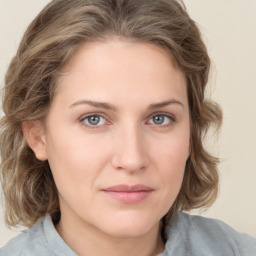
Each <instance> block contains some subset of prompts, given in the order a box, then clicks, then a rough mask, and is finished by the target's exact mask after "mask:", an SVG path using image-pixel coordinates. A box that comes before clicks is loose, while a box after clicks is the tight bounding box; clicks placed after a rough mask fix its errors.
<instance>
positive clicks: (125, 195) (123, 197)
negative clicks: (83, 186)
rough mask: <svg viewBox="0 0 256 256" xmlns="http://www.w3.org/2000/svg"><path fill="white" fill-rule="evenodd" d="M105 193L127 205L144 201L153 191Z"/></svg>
mask: <svg viewBox="0 0 256 256" xmlns="http://www.w3.org/2000/svg"><path fill="white" fill-rule="evenodd" d="M103 192H104V193H105V194H106V195H107V196H109V197H111V198H113V199H116V200H118V201H120V202H122V203H125V204H134V203H138V202H141V201H143V200H144V199H146V198H147V197H148V196H149V195H150V194H151V193H152V192H153V191H133V192H132V191H131V192H126V191H106V190H103Z"/></svg>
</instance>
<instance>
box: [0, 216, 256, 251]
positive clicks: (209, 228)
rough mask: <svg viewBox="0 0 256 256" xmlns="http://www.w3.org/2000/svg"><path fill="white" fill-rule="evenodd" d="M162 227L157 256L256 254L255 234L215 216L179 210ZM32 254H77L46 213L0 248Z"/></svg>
mask: <svg viewBox="0 0 256 256" xmlns="http://www.w3.org/2000/svg"><path fill="white" fill-rule="evenodd" d="M165 231H166V235H167V242H166V245H165V250H164V252H163V253H161V254H159V255H158V256H213V255H214V256H233V255H235V256H238V255H239V256H256V239H255V238H253V237H250V236H248V235H246V234H240V233H238V232H236V231H235V230H233V229H232V228H231V227H229V226H228V225H226V224H225V223H223V222H221V221H219V220H215V219H209V218H204V217H200V216H192V215H188V214H186V213H182V212H179V213H177V214H175V215H174V216H173V217H172V220H171V222H170V224H169V225H168V226H167V227H166V230H165ZM32 255H33V256H35V255H36V256H45V255H47V256H53V255H54V256H77V254H76V253H75V252H73V251H72V250H71V248H69V246H68V245H67V244H66V243H65V242H64V241H63V240H62V238H61V237H60V236H59V234H58V232H57V231H56V229H55V228H54V225H53V223H52V220H51V218H50V216H49V215H47V216H46V217H45V218H42V219H40V220H39V221H38V222H37V223H36V224H35V225H34V226H33V227H32V228H30V229H28V230H26V231H24V232H23V233H21V234H20V235H19V236H17V237H16V238H14V239H12V240H11V241H10V242H9V243H7V245H6V246H5V247H3V248H2V249H0V256H32ZM131 255H132V252H131Z"/></svg>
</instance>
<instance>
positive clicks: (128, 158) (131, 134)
mask: <svg viewBox="0 0 256 256" xmlns="http://www.w3.org/2000/svg"><path fill="white" fill-rule="evenodd" d="M115 135H116V136H115V141H114V154H113V165H114V166H115V168H118V169H123V170H127V171H129V172H134V171H139V170H142V169H144V167H145V165H146V151H145V150H146V147H145V140H144V136H143V132H142V129H141V127H140V126H139V125H137V124H135V123H132V122H128V123H124V124H122V125H120V126H119V127H118V129H117V132H116V134H115Z"/></svg>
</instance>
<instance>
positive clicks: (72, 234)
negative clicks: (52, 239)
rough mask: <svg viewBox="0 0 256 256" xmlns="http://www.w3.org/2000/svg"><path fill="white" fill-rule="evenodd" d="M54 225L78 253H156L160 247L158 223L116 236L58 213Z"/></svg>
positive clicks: (138, 255)
mask: <svg viewBox="0 0 256 256" xmlns="http://www.w3.org/2000/svg"><path fill="white" fill-rule="evenodd" d="M56 229H57V231H58V233H59V234H60V236H61V237H62V238H63V240H64V241H65V242H66V243H67V244H68V245H69V247H70V248H71V249H72V250H73V251H74V252H75V253H77V254H78V255H79V256H85V255H90V256H101V255H102V256H103V255H104V256H105V255H111V256H130V255H131V252H132V255H133V256H156V255H158V254H159V253H161V252H162V251H163V250H164V243H163V240H162V238H161V232H160V231H161V226H160V223H159V224H157V225H155V226H154V227H153V228H152V229H151V230H150V231H149V232H147V233H146V234H144V235H142V236H138V237H118V236H111V235H109V234H106V233H104V232H102V231H100V230H98V229H97V228H96V227H94V226H92V225H90V224H88V223H84V222H83V223H82V221H81V222H80V223H77V222H76V223H74V221H73V220H72V218H66V217H65V215H62V216H61V219H60V222H59V223H58V224H57V225H56Z"/></svg>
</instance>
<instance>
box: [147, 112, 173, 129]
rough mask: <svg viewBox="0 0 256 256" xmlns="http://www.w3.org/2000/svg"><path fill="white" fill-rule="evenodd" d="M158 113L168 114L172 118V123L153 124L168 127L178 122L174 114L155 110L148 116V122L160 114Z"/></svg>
mask: <svg viewBox="0 0 256 256" xmlns="http://www.w3.org/2000/svg"><path fill="white" fill-rule="evenodd" d="M158 115H163V116H166V117H168V118H170V120H171V123H170V124H167V125H157V124H152V125H153V126H157V127H168V126H171V125H172V124H173V123H175V122H176V118H175V116H174V115H173V114H170V113H167V112H154V113H153V114H151V115H150V116H149V117H148V118H147V120H148V121H147V122H149V120H151V119H152V118H153V117H154V116H158Z"/></svg>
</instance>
